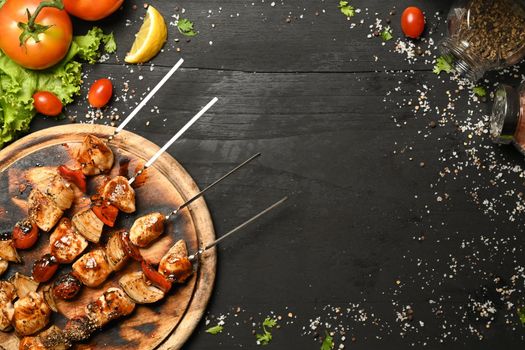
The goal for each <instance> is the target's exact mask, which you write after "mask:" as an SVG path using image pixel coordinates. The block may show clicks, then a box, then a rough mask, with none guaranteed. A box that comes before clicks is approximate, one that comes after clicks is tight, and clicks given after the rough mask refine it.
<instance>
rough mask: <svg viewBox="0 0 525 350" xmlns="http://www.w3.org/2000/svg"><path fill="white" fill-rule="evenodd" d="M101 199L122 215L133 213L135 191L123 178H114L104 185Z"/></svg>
mask: <svg viewBox="0 0 525 350" xmlns="http://www.w3.org/2000/svg"><path fill="white" fill-rule="evenodd" d="M102 198H104V200H106V201H108V202H110V203H111V204H113V205H114V206H116V207H117V208H119V210H121V211H123V212H124V213H133V212H134V211H135V190H133V188H132V187H131V185H130V184H129V183H128V179H126V178H125V177H124V176H115V177H114V178H112V179H111V180H109V181H108V182H107V183H106V185H104V190H103V191H102Z"/></svg>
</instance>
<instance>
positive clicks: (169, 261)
mask: <svg viewBox="0 0 525 350" xmlns="http://www.w3.org/2000/svg"><path fill="white" fill-rule="evenodd" d="M159 272H160V273H161V274H162V275H164V276H165V277H166V278H167V279H168V280H170V281H173V282H177V283H183V282H184V281H186V280H187V279H188V277H190V276H191V275H192V274H193V265H192V264H191V261H190V260H189V259H188V249H187V248H186V242H184V241H183V240H182V239H181V240H179V241H177V242H176V243H175V244H174V245H173V247H171V248H170V250H169V251H168V252H167V253H166V254H165V255H164V256H163V257H162V259H161V260H160V263H159Z"/></svg>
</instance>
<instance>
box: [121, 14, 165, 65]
mask: <svg viewBox="0 0 525 350" xmlns="http://www.w3.org/2000/svg"><path fill="white" fill-rule="evenodd" d="M167 37H168V28H167V27H166V22H164V18H163V17H162V15H161V14H160V12H159V11H157V10H156V9H155V8H154V7H153V6H149V7H148V11H147V12H146V17H145V18H144V23H142V26H141V27H140V30H139V32H138V33H137V35H136V36H135V41H134V42H133V45H132V46H131V50H130V51H129V53H128V54H127V55H126V58H124V61H126V62H127V63H144V62H147V61H149V60H151V59H152V58H153V57H154V56H155V55H156V54H158V53H159V51H160V49H162V45H164V43H165V42H166V38H167Z"/></svg>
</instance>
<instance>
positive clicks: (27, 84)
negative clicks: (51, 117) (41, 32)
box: [0, 27, 116, 148]
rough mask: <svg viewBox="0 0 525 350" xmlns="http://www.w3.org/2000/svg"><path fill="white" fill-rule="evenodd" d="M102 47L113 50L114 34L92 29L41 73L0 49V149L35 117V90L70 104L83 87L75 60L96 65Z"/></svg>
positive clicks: (27, 126) (95, 28) (109, 50)
mask: <svg viewBox="0 0 525 350" xmlns="http://www.w3.org/2000/svg"><path fill="white" fill-rule="evenodd" d="M102 45H103V47H104V50H105V51H106V52H109V53H112V52H114V51H115V50H116V45H115V41H114V39H113V34H108V35H106V34H104V33H103V32H102V30H101V29H100V28H97V27H94V28H93V29H91V30H90V31H89V32H88V33H87V34H86V35H83V36H76V37H75V38H74V39H73V42H72V43H71V47H70V48H69V52H68V53H67V55H66V57H65V58H64V59H63V60H62V61H61V62H60V63H58V64H57V65H56V66H54V67H52V68H50V69H46V70H43V71H35V70H30V69H25V68H23V67H21V66H19V65H18V64H16V63H15V62H13V61H12V60H11V59H9V57H7V56H6V55H5V54H4V53H3V52H2V51H1V50H0V148H2V147H3V146H4V145H5V144H6V143H8V142H10V141H13V140H14V139H15V138H16V137H17V136H18V135H19V134H20V133H23V132H25V131H27V130H28V129H29V123H30V122H31V120H32V119H33V117H34V116H35V115H36V110H35V109H34V107H33V98H32V96H33V94H34V93H35V92H36V91H50V92H52V93H54V94H55V95H56V96H57V97H58V98H59V99H60V100H61V101H62V103H63V104H64V105H67V104H69V103H71V102H73V98H74V96H75V95H78V94H79V93H80V85H81V84H82V64H81V63H80V62H78V61H77V59H81V60H84V61H86V62H88V63H96V62H97V60H98V59H99V58H100V52H101V50H102V47H101V46H102Z"/></svg>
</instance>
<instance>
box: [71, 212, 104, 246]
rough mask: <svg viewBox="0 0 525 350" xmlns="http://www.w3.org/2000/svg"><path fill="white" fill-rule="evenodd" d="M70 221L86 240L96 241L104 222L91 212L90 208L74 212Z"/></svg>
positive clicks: (98, 238)
mask: <svg viewBox="0 0 525 350" xmlns="http://www.w3.org/2000/svg"><path fill="white" fill-rule="evenodd" d="M71 221H72V223H73V226H74V227H75V228H76V229H77V231H78V232H80V234H81V235H82V236H84V237H85V238H86V239H87V240H88V241H90V242H93V243H98V241H99V240H100V235H101V234H102V229H103V228H104V223H103V222H102V221H101V220H100V219H99V218H98V217H97V216H96V215H95V213H93V210H91V208H87V209H85V210H83V211H80V212H78V213H76V214H75V215H73V218H72V219H71Z"/></svg>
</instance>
